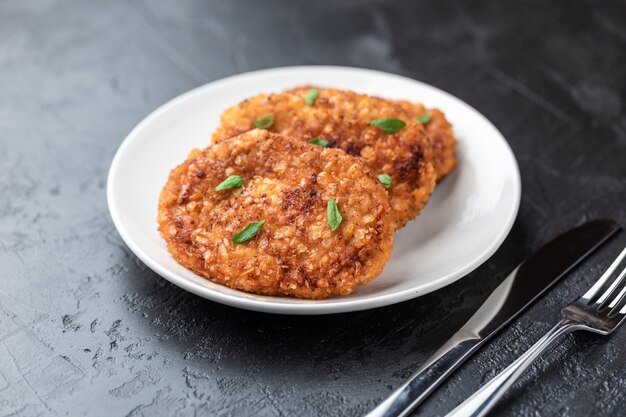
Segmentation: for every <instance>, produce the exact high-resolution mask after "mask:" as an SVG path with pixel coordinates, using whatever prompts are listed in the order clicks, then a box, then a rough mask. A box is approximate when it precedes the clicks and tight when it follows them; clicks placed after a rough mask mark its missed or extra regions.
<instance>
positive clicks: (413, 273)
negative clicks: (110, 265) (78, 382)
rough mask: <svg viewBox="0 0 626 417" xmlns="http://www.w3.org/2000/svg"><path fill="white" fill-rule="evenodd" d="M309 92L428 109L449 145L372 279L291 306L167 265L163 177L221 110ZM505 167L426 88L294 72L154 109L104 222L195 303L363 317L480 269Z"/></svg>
mask: <svg viewBox="0 0 626 417" xmlns="http://www.w3.org/2000/svg"><path fill="white" fill-rule="evenodd" d="M300 84H317V85H322V86H328V87H337V88H342V89H349V90H354V91H357V92H361V93H367V94H371V95H377V96H381V97H388V98H403V99H409V100H413V101H420V102H423V103H425V104H426V105H427V106H428V107H438V108H440V109H441V110H443V111H444V112H445V113H446V116H447V117H448V118H449V120H450V121H451V122H452V124H453V125H454V131H455V133H456V135H457V137H458V139H459V149H458V154H457V157H458V160H459V163H458V167H457V168H456V170H455V171H454V172H453V173H452V174H451V175H450V176H449V177H448V178H446V179H445V181H443V182H442V183H441V184H440V185H439V186H438V187H437V188H436V190H435V192H434V193H433V196H432V198H431V199H430V201H429V203H428V205H427V206H426V208H425V209H424V211H423V212H422V214H421V215H420V216H419V217H418V218H417V219H415V220H413V221H411V222H409V223H408V224H407V225H406V226H405V227H404V228H402V229H401V230H400V231H398V233H397V234H396V237H395V246H394V249H393V253H392V256H391V260H390V261H389V263H388V264H387V266H386V267H385V269H384V271H383V272H382V274H381V275H380V276H379V277H378V278H376V279H375V280H374V281H373V282H371V283H370V284H368V285H366V286H364V287H361V288H358V289H357V290H356V291H355V292H354V293H353V294H351V295H349V296H347V297H341V298H332V299H329V300H321V301H320V300H299V299H293V298H282V297H268V296H260V295H254V294H247V293H244V292H241V291H237V290H232V289H230V288H227V287H224V286H222V285H218V284H214V283H212V282H211V281H209V280H206V279H204V278H201V277H200V276H197V275H195V274H194V273H193V272H191V271H189V270H187V269H185V268H184V267H182V266H180V265H179V264H177V263H176V262H175V261H174V259H173V258H172V257H171V256H170V254H169V253H168V252H167V249H166V245H165V242H164V240H163V239H162V238H161V236H160V235H159V233H158V231H157V224H156V217H157V201H158V197H159V192H160V191H161V188H162V187H163V185H164V184H165V181H166V179H167V176H168V174H169V172H170V170H171V169H172V168H174V167H175V166H176V165H178V164H180V163H181V162H183V160H185V158H186V156H187V154H188V153H189V151H190V150H191V149H192V148H195V147H198V148H204V147H206V146H207V145H208V144H209V141H210V137H211V134H212V132H213V130H214V129H215V128H216V127H217V125H218V122H219V117H220V115H221V113H222V111H223V110H225V109H226V108H227V107H229V106H232V105H234V104H236V103H238V102H240V101H241V100H243V99H245V98H246V97H250V96H253V95H256V94H259V93H263V92H275V91H281V90H284V89H287V88H290V87H294V86H297V85H300ZM520 194H521V185H520V176H519V170H518V167H517V162H516V161H515V157H514V156H513V153H512V152H511V149H510V148H509V146H508V144H507V142H506V141H505V139H504V138H503V137H502V135H501V134H500V132H498V130H497V129H496V128H495V127H494V126H493V125H492V124H491V123H490V122H489V121H488V120H487V119H486V118H485V117H484V116H482V115H481V114H480V113H478V111H476V110H475V109H473V108H472V107H471V106H469V105H468V104H466V103H464V102H462V101H461V100H459V99H457V98H455V97H453V96H451V95H450V94H447V93H445V92H443V91H441V90H439V89H437V88H435V87H432V86H430V85H427V84H424V83H421V82H418V81H415V80H411V79H409V78H404V77H401V76H397V75H392V74H386V73H382V72H377V71H370V70H365V69H357V68H345V67H327V66H303V67H287V68H276V69H270V70H264V71H256V72H251V73H247V74H242V75H237V76H234V77H229V78H225V79H223V80H220V81H216V82H212V83H210V84H207V85H204V86H202V87H198V88H196V89H194V90H192V91H189V92H187V93H185V94H183V95H181V96H179V97H177V98H175V99H173V100H172V101H170V102H168V103H166V104H164V105H163V106H161V107H160V108H158V109H157V110H155V111H154V112H153V113H152V114H150V115H149V116H148V117H146V118H145V119H144V120H143V121H142V122H141V123H139V125H137V127H135V129H133V131H132V132H131V133H130V134H129V135H128V137H127V138H126V139H125V140H124V142H123V143H122V145H121V146H120V148H119V150H118V151H117V153H116V155H115V158H114V159H113V162H112V164H111V168H110V171H109V178H108V184H107V197H108V204H109V210H110V212H111V217H112V218H113V222H114V223H115V226H116V227H117V230H118V231H119V233H120V235H121V236H122V239H124V242H126V244H127V245H128V247H129V248H130V249H131V250H132V251H133V252H134V253H135V255H137V256H138V257H139V258H140V259H141V260H142V261H143V262H144V263H145V264H146V265H148V266H149V267H150V268H151V269H152V270H154V271H155V272H156V273H157V274H159V275H161V276H162V277H164V278H166V279H167V280H169V281H170V282H172V283H174V284H176V285H178V286H179V287H181V288H184V289H186V290H188V291H191V292H193V293H195V294H197V295H199V296H201V297H205V298H208V299H210V300H213V301H217V302H220V303H224V304H228V305H231V306H235V307H240V308H246V309H250V310H257V311H264V312H271V313H285V314H327V313H338V312H345V311H355V310H363V309H368V308H373V307H379V306H384V305H388V304H393V303H397V302H400V301H404V300H409V299H411V298H415V297H419V296H421V295H424V294H426V293H429V292H431V291H434V290H436V289H438V288H441V287H443V286H444V285H447V284H450V283H452V282H454V281H456V280H458V279H459V278H461V277H463V276H464V275H466V274H468V273H469V272H470V271H472V270H474V269H475V268H476V267H478V266H479V265H480V264H481V263H483V262H484V261H485V260H487V258H489V256H491V255H492V254H493V253H494V252H495V250H496V249H497V248H498V247H499V246H500V244H501V243H502V241H503V240H504V238H505V237H506V235H507V234H508V232H509V230H510V229H511V226H512V225H513V221H514V220H515V216H516V215H517V210H518V207H519V202H520Z"/></svg>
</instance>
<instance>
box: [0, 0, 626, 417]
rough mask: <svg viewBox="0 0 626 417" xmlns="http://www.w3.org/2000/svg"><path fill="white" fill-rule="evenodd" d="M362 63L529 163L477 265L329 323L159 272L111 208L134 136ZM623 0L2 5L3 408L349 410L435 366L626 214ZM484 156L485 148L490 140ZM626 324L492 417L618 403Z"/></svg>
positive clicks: (470, 367) (435, 401)
mask: <svg viewBox="0 0 626 417" xmlns="http://www.w3.org/2000/svg"><path fill="white" fill-rule="evenodd" d="M297 64H336V65H350V66H361V67H368V68H374V69H379V70H383V71H389V72H393V73H398V74H402V75H406V76H409V77H413V78H415V79H419V80H422V81H425V82H427V83H431V84H433V85H435V86H438V87H440V88H442V89H444V90H447V91H449V92H450V93H452V94H454V95H456V96H458V97H460V98H461V99H463V100H465V101H467V102H468V103H470V104H471V105H473V106H475V107H476V108H477V109H478V110H479V111H481V112H482V113H483V114H485V115H486V116H487V117H488V118H489V119H490V120H492V121H493V123H494V124H495V125H496V126H497V127H498V128H499V129H500V130H501V131H502V133H503V134H504V135H505V137H506V138H507V139H508V140H509V143H510V144H511V146H512V148H513V150H514V152H515V155H516V156H517V159H518V161H519V164H520V168H521V174H522V181H523V198H522V204H521V208H520V213H519V217H518V219H517V222H516V224H515V226H514V228H513V231H512V232H511V235H510V236H509V238H508V239H507V240H506V242H505V243H504V245H503V246H502V248H501V249H500V250H499V251H498V252H497V253H496V255H495V256H494V257H493V258H492V259H491V260H490V261H489V262H487V263H486V264H485V265H483V266H482V267H480V268H479V269H478V270H476V271H475V272H474V273H472V274H470V275H469V276H468V277H466V278H464V279H463V280H461V281H459V282H458V283H456V284H454V285H451V286H449V287H447V288H445V289H442V290H440V291H437V292H436V293H434V294H431V295H428V296H425V297H422V298H419V299H416V300H413V301H409V302H405V303H402V304H399V305H395V306H390V307H385V308H380V309H376V310H371V311H365V312H360V313H353V314H343V315H336V316H326V317H288V316H276V315H268V314H260V313H253V312H248V311H242V310H237V309H234V308H229V307H225V306H222V305H219V304H216V303H213V302H210V301H207V300H204V299H201V298H199V297H196V296H194V295H191V294H189V293H186V292H184V291H182V290H180V289H178V288H177V287H175V286H173V285H171V284H169V283H167V282H166V281H164V280H163V279H160V278H159V277H158V276H156V275H155V274H154V273H153V272H151V271H150V270H149V269H147V268H146V267H145V266H144V265H143V264H142V263H141V262H139V261H138V260H137V259H136V258H135V257H134V256H133V255H132V254H131V253H130V252H129V250H128V249H127V248H126V247H125V246H124V244H123V243H122V241H121V239H120V237H119V236H118V234H117V232H116V231H115V229H114V227H113V225H112V223H111V220H110V218H109V215H108V212H107V207H106V202H105V182H106V174H107V170H108V167H109V164H110V162H111V159H112V157H113V154H114V152H115V150H116V149H117V147H118V145H119V144H120V143H121V141H122V140H123V138H124V137H125V135H126V134H127V133H128V132H129V131H130V130H131V129H132V127H133V126H134V125H135V124H136V123H137V122H139V120H141V119H142V118H143V117H144V116H145V115H147V114H148V113H149V112H150V111H152V110H153V109H155V108H156V107H158V106H159V105H160V104H162V103H163V102H165V101H167V100H169V99H170V98H172V97H175V96H177V95H178V94H180V93H183V92H185V91H187V90H189V89H191V88H193V87H196V86H198V85H201V84H204V83H207V82H209V81H213V80H216V79H219V78H221V77H224V76H228V75H232V74H237V73H241V72H245V71H250V70H255V69H260V68H268V67H275V66H284V65H297ZM625 68H626V3H625V2H624V1H557V2H545V1H520V2H508V1H482V0H481V1H474V2H458V1H440V0H438V1H420V2H417V1H405V2H400V1H389V2H382V1H379V2H373V1H364V0H363V1H327V0H316V1H312V2H303V1H253V0H238V1H200V0H195V1H194V0H185V1H176V2H170V1H165V0H136V1H120V0H107V1H104V0H103V1H89V2H87V1H77V0H39V1H4V2H2V3H0V271H1V276H0V416H39V415H49V416H83V415H89V416H133V417H135V416H194V415H198V416H209V415H219V416H222V415H223V416H230V415H232V416H252V415H254V416H317V415H326V416H358V415H362V414H363V413H365V412H366V411H367V410H368V409H370V408H371V407H372V406H374V405H375V404H376V403H377V402H378V401H380V400H381V399H382V398H383V397H384V396H385V395H387V394H388V393H389V392H390V391H391V390H392V388H394V387H396V386H397V385H398V384H400V383H401V381H402V380H403V379H404V378H405V377H406V376H408V375H409V374H410V373H411V371H412V370H414V369H415V368H416V367H417V366H418V365H419V364H420V363H421V362H422V361H423V360H424V359H425V358H427V357H428V356H429V355H430V354H431V353H432V352H433V351H434V350H435V349H436V348H437V347H438V346H439V345H440V344H441V343H442V342H443V341H444V340H445V339H446V338H447V337H448V336H450V335H451V334H452V333H453V332H454V330H455V329H456V327H457V326H458V325H460V324H461V323H462V322H463V320H464V319H466V318H467V317H468V316H469V315H470V313H471V311H472V308H473V307H474V306H476V304H477V303H479V302H480V301H481V300H482V299H484V298H485V297H486V296H487V294H488V292H489V290H490V289H491V288H493V287H494V286H495V285H496V283H497V282H498V280H500V279H501V278H502V277H503V276H505V275H506V273H507V272H508V271H510V270H511V269H512V268H513V267H514V265H515V264H516V263H518V262H519V261H521V260H522V259H524V257H526V256H527V255H529V254H530V253H531V252H532V251H533V249H535V248H537V247H539V245H540V244H541V243H542V242H544V241H546V240H547V239H549V238H550V237H551V236H553V235H555V234H557V233H559V232H561V231H564V230H566V229H568V228H569V227H571V226H574V225H576V224H579V223H581V222H583V221H585V220H587V219H592V218H597V217H612V218H615V219H617V220H619V221H620V222H621V223H622V224H626V209H625V207H626V193H625V191H626V187H625V185H626V115H625V108H624V107H625V105H626V71H625ZM485 152H488V150H485ZM625 241H626V238H625V237H624V234H622V235H620V236H618V237H617V238H615V239H613V240H612V241H611V242H610V243H609V244H607V245H606V246H605V247H604V248H603V250H602V251H600V252H598V253H596V254H595V255H593V256H592V257H591V258H590V259H589V260H587V261H586V262H585V263H584V264H583V265H582V266H581V267H579V268H577V269H576V270H575V271H574V272H573V273H572V274H570V275H569V276H568V277H567V279H566V281H564V282H563V283H562V284H560V285H559V286H558V287H557V288H555V289H554V290H553V291H551V292H550V293H549V294H548V296H546V297H544V298H543V299H542V300H540V301H539V302H538V303H537V304H536V305H535V306H533V307H532V308H531V309H530V310H529V311H528V312H527V313H526V314H525V315H524V316H523V317H521V318H520V319H519V320H516V321H515V322H514V323H513V324H512V325H511V326H510V327H509V328H507V329H506V330H505V331H504V332H503V333H502V334H501V335H499V336H498V337H497V338H496V339H495V340H493V342H492V343H490V344H489V345H488V346H486V347H485V348H484V349H482V350H481V351H480V352H479V353H478V354H477V355H476V356H475V357H474V358H473V359H472V360H471V361H470V362H468V363H467V364H466V365H465V366H463V367H462V368H461V369H460V370H459V371H458V372H457V373H456V374H455V375H454V376H453V377H452V378H451V379H450V380H449V381H448V382H447V383H446V384H445V385H443V386H442V387H441V389H439V390H438V391H437V392H436V393H435V394H434V395H433V396H432V397H431V399H430V400H429V401H428V402H427V403H425V404H424V405H423V406H422V407H421V408H420V409H419V411H420V415H424V416H435V415H442V414H445V413H446V412H447V411H449V410H451V409H452V408H453V407H454V406H455V405H456V404H458V403H460V402H461V401H462V400H463V399H464V398H465V397H467V396H468V395H469V394H470V393H471V392H472V391H473V390H475V389H476V388H477V387H479V386H480V385H481V384H482V383H483V382H484V381H486V380H488V379H489V378H491V377H492V376H493V375H494V374H495V373H496V372H497V371H499V370H501V369H503V368H504V367H505V366H506V365H508V364H509V363H510V362H511V361H512V360H513V358H515V357H516V356H518V355H519V354H520V353H521V352H523V350H524V349H526V348H527V347H528V346H530V345H531V344H532V343H533V342H534V341H535V340H537V339H538V338H539V337H540V336H541V334H542V333H543V332H545V331H546V330H547V329H548V328H549V327H550V326H551V324H552V323H553V322H554V321H555V320H556V318H557V316H558V311H559V309H560V307H561V306H563V305H564V304H565V303H567V302H568V301H570V299H572V298H574V297H575V296H576V295H577V294H578V293H580V292H581V291H582V290H583V289H584V288H586V287H587V286H588V285H589V283H590V282H592V281H593V280H594V278H595V277H596V276H597V275H598V273H599V272H600V271H601V270H602V268H604V267H605V266H606V265H607V263H608V262H609V259H610V258H611V257H614V256H615V255H616V254H617V253H618V252H619V250H620V248H621V246H623V245H624V243H625ZM625 343H626V329H622V331H620V332H619V333H618V334H616V335H615V336H613V337H611V338H610V339H602V338H599V337H595V336H588V335H583V334H580V335H574V336H570V337H567V338H566V339H565V340H564V341H563V342H562V343H561V344H560V345H559V346H558V347H556V348H554V349H553V350H552V351H551V352H550V353H549V354H547V355H546V356H544V357H542V358H541V359H539V360H538V361H537V363H536V365H535V366H534V367H533V368H532V369H531V370H530V371H529V372H528V373H527V374H526V375H525V376H524V378H523V379H522V381H521V382H520V383H519V384H518V385H516V387H515V388H514V389H513V390H512V391H511V392H510V393H509V394H508V395H507V397H506V400H505V401H503V403H502V404H501V405H499V406H498V408H497V410H496V411H495V412H494V415H513V416H585V417H586V416H592V415H594V416H595V415H608V416H619V415H624V408H625V407H626V365H625V363H624V362H625V360H626V347H624V345H625Z"/></svg>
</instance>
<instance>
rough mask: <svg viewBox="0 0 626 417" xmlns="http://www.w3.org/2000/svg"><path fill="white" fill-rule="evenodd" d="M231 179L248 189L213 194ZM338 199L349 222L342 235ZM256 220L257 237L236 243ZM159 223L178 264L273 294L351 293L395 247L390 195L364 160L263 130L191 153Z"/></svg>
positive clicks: (175, 174) (174, 177)
mask: <svg viewBox="0 0 626 417" xmlns="http://www.w3.org/2000/svg"><path fill="white" fill-rule="evenodd" d="M230 175H239V176H241V177H242V179H243V182H244V184H243V187H241V188H236V189H227V190H222V191H219V192H218V191H215V187H216V186H217V185H218V184H220V183H221V182H222V181H223V180H224V179H225V178H227V177H228V176H230ZM332 198H334V199H335V200H336V202H337V205H338V207H339V211H340V213H341V215H342V217H343V221H342V222H341V224H340V226H339V228H338V229H337V230H336V231H334V232H333V231H331V230H330V227H329V225H328V222H327V214H326V209H327V203H328V201H329V200H330V199H332ZM256 221H265V225H264V226H263V228H262V229H261V231H260V232H259V234H258V235H256V236H255V237H253V238H252V239H250V240H249V241H247V242H246V243H244V244H235V243H233V242H232V237H233V236H234V235H235V234H236V233H238V232H239V231H241V230H242V229H243V228H244V227H245V226H246V225H247V224H248V223H250V222H256ZM158 223H159V231H160V232H161V235H162V236H163V238H164V239H165V240H166V241H167V244H168V250H169V251H170V253H171V254H172V255H173V257H174V259H176V261H177V262H179V263H180V264H182V265H183V266H185V267H187V268H189V269H191V270H192V271H194V272H195V273H197V274H199V275H201V276H203V277H206V278H208V279H210V280H212V281H214V282H216V283H219V284H223V285H226V286H228V287H231V288H235V289H238V290H243V291H248V292H253V293H257V294H266V295H284V296H294V297H299V298H312V299H319V298H327V297H330V296H333V295H346V294H349V293H351V292H352V291H353V290H354V289H355V288H356V287H357V286H358V285H362V284H366V283H367V282H369V281H371V280H372V279H374V278H375V277H376V276H377V275H378V274H379V273H380V272H381V271H382V269H383V267H384V265H385V263H386V262H387V260H388V259H389V256H390V254H391V249H392V245H393V225H392V223H391V218H390V206H389V202H388V199H387V193H386V191H385V189H384V188H383V187H382V186H381V185H380V184H379V183H378V181H377V180H376V179H375V178H374V177H373V175H372V174H371V173H370V172H369V170H368V169H367V168H366V167H364V166H363V164H362V162H361V161H360V160H358V159H357V158H354V157H352V156H350V155H347V154H346V153H344V152H342V151H339V150H337V149H324V148H322V147H319V146H315V145H309V144H302V143H301V142H299V141H294V140H291V139H287V138H285V137H282V136H280V135H277V134H272V133H270V132H268V131H267V130H259V129H256V130H252V131H250V132H247V133H245V134H242V135H240V136H236V137H233V138H230V139H228V140H225V141H222V142H220V143H218V144H214V145H211V146H209V147H208V148H206V149H205V150H203V151H200V150H194V151H192V153H191V154H190V156H189V158H188V159H187V160H186V161H185V162H184V163H183V164H181V165H180V166H178V167H177V168H175V169H174V170H173V171H172V172H171V174H170V177H169V179H168V181H167V183H166V185H165V187H164V188H163V191H162V192H161V196H160V199H159V213H158Z"/></svg>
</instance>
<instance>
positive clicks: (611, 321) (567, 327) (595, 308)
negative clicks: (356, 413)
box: [447, 248, 626, 417]
mask: <svg viewBox="0 0 626 417" xmlns="http://www.w3.org/2000/svg"><path fill="white" fill-rule="evenodd" d="M625 257H626V248H624V250H623V251H622V253H621V254H620V255H619V256H618V257H617V259H615V261H614V262H613V264H611V266H610V267H609V269H607V270H606V272H605V273H604V274H603V275H602V276H601V277H600V279H598V281H596V283H595V284H593V285H592V286H591V288H589V290H588V291H587V292H586V293H585V294H583V295H582V296H581V297H580V298H578V299H577V300H575V301H573V302H572V303H571V304H570V305H568V306H567V307H565V308H564V309H563V310H562V312H561V313H562V318H561V320H560V321H559V322H558V323H557V324H556V325H555V326H554V327H553V328H552V329H551V330H550V331H548V333H546V334H545V335H544V336H543V337H542V338H541V339H539V341H538V342H537V343H535V344H534V345H533V346H532V347H531V348H530V349H528V350H527V351H526V353H524V354H523V355H522V356H520V357H519V359H517V360H516V361H515V362H513V363H512V364H511V365H509V367H508V368H506V369H505V370H504V371H502V372H501V373H499V374H498V375H497V376H496V377H495V378H493V379H492V380H491V381H489V382H488V383H487V384H486V385H484V386H483V387H482V388H481V389H480V390H478V391H476V392H475V393H474V395H472V396H471V397H469V398H468V399H467V400H465V401H464V402H463V403H462V404H461V405H459V406H458V407H457V408H455V409H454V410H453V411H452V412H450V413H449V414H448V415H447V417H461V416H463V417H478V416H484V415H485V414H487V412H488V411H489V410H490V409H491V408H492V407H493V405H494V404H495V403H496V402H497V401H498V399H499V398H500V397H502V395H503V394H504V392H505V391H506V390H507V389H508V388H509V387H510V386H511V385H513V383H514V382H515V381H516V380H517V378H519V376H520V375H521V374H522V373H523V372H524V370H526V368H528V366H529V365H530V364H531V363H532V362H533V361H534V360H535V359H536V358H537V357H538V356H539V355H541V354H542V353H543V352H544V351H545V350H546V349H547V348H548V346H550V345H551V344H552V343H554V342H555V341H556V340H558V339H559V338H561V337H562V336H564V335H566V334H568V333H571V332H573V331H576V330H584V331H588V332H592V333H597V334H601V335H603V336H607V335H610V334H611V333H613V331H615V329H617V327H618V326H619V325H620V324H622V323H623V322H624V318H626V286H624V285H622V284H623V282H624V277H626V267H624V269H622V270H621V272H620V273H619V275H618V276H617V278H615V279H614V280H612V281H611V280H610V278H611V277H612V276H613V273H614V272H615V270H616V269H617V267H618V266H619V265H620V263H621V262H622V261H623V260H624V258H625Z"/></svg>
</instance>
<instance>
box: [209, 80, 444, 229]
mask: <svg viewBox="0 0 626 417" xmlns="http://www.w3.org/2000/svg"><path fill="white" fill-rule="evenodd" d="M312 88H316V89H317V90H319V92H320V94H319V96H318V97H317V99H316V100H315V102H314V103H313V105H311V106H310V105H307V103H306V102H305V97H306V96H307V94H308V92H309V91H310V90H311V89H312ZM266 114H271V115H273V117H274V123H273V125H272V126H270V127H269V129H270V130H271V131H272V132H276V133H280V134H284V135H286V136H289V137H292V138H294V139H297V140H300V141H303V142H308V141H309V140H311V139H312V138H321V139H325V140H328V141H329V147H332V148H340V149H342V150H344V151H345V152H347V153H348V154H350V155H354V156H358V157H359V158H360V159H361V160H362V161H363V162H364V163H365V165H366V166H367V167H368V168H370V170H371V171H372V173H373V174H376V175H377V174H387V175H389V176H391V178H392V186H391V188H390V189H389V190H388V193H389V201H390V204H391V216H392V221H393V224H394V227H395V228H396V229H398V228H400V227H402V226H403V225H404V224H405V223H406V222H407V221H409V220H411V219H412V218H414V217H415V216H417V215H418V214H419V212H420V210H421V209H422V207H424V205H425V204H426V203H427V202H428V199H429V197H430V194H431V193H432V191H433V188H434V187H435V183H436V174H435V170H434V167H433V164H432V151H431V147H430V144H429V142H428V138H427V137H426V134H425V132H424V129H423V127H422V125H421V124H420V123H419V122H418V121H417V120H415V118H414V117H413V116H412V115H411V114H409V113H408V112H407V111H406V110H404V109H403V108H402V106H400V105H399V104H398V103H395V102H392V101H389V100H383V99H380V98H376V97H370V96H367V95H365V94H357V93H355V92H352V91H344V90H334V89H328V88H321V87H312V86H304V87H298V88H294V89H292V90H288V91H285V92H282V93H277V94H261V95H258V96H255V97H252V98H250V99H247V100H245V101H243V102H241V103H239V104H238V105H236V106H234V107H231V108H229V109H227V110H226V111H225V112H224V113H223V114H222V118H221V125H220V127H219V128H218V129H217V131H216V132H215V133H214V135H213V141H214V142H220V141H221V140H224V139H226V138H229V137H231V136H234V135H237V134H240V133H242V132H246V131H248V130H250V129H252V128H253V127H254V121H255V120H257V119H258V118H260V117H262V116H264V115H266ZM379 118H394V119H401V120H402V121H404V122H405V123H406V126H404V127H403V128H402V129H400V130H399V131H398V132H396V133H393V134H390V133H386V132H384V131H383V130H381V129H379V128H378V127H375V126H372V125H371V122H372V121H373V120H375V119H379Z"/></svg>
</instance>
